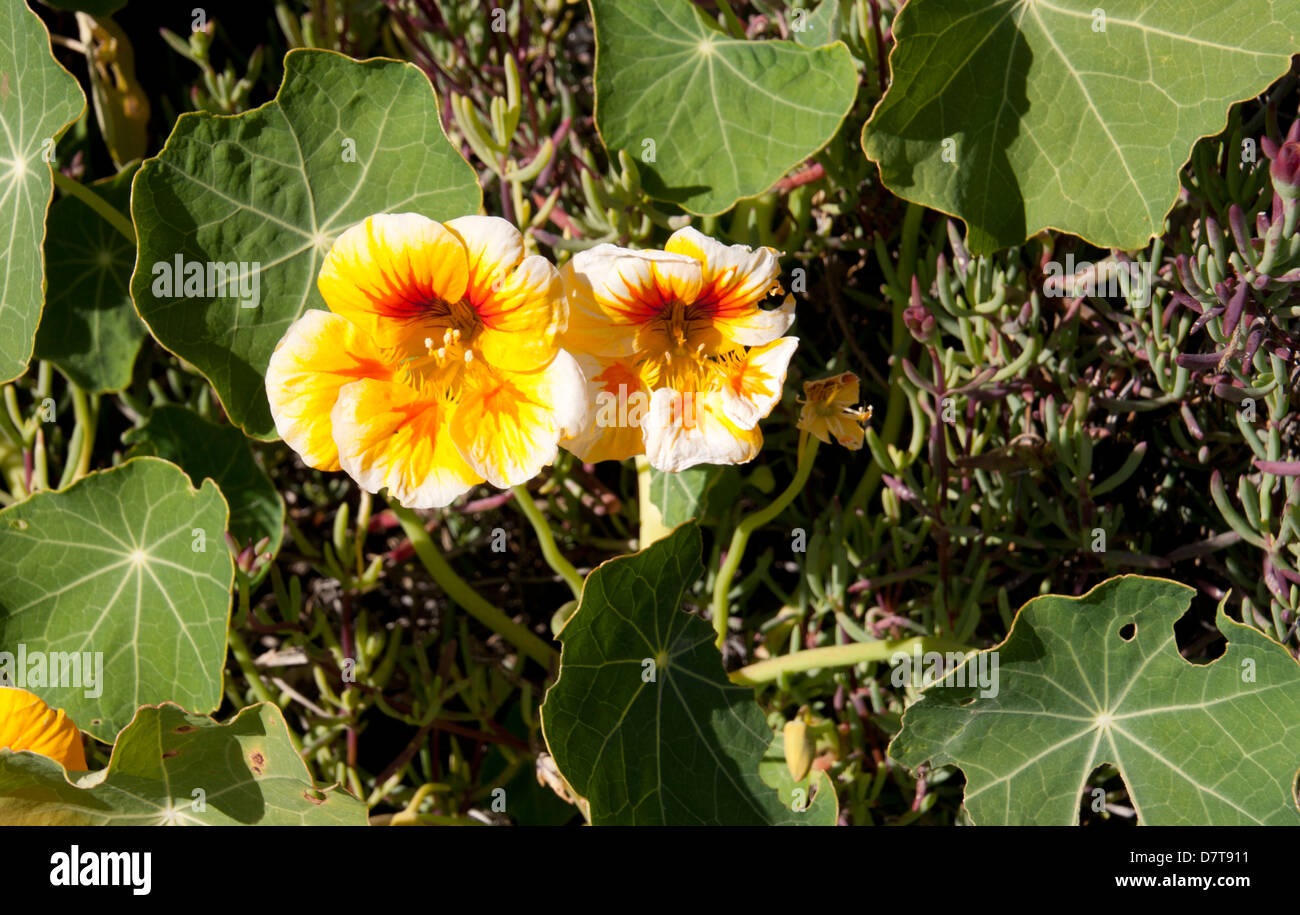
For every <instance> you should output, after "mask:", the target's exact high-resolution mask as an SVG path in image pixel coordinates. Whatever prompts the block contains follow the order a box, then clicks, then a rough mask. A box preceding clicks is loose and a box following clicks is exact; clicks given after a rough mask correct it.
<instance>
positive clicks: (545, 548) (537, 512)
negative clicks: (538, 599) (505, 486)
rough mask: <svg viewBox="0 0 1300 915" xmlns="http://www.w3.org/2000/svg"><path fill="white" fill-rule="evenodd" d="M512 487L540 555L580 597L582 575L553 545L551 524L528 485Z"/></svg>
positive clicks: (575, 595)
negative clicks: (539, 548)
mask: <svg viewBox="0 0 1300 915" xmlns="http://www.w3.org/2000/svg"><path fill="white" fill-rule="evenodd" d="M512 488H513V489H514V493H515V498H514V502H515V505H516V506H518V508H519V510H520V511H521V512H523V513H524V517H526V518H527V519H528V521H529V522H530V523H531V524H532V525H533V530H534V531H536V532H537V540H538V542H539V543H541V546H542V556H543V557H545V559H546V564H547V565H549V566H550V567H551V568H552V569H553V570H554V571H555V574H557V575H559V576H560V577H561V578H563V579H564V580H565V582H566V583H568V585H569V590H570V591H572V592H573V596H574V597H577V598H581V597H582V576H581V575H579V574H578V570H577V569H575V568H574V567H573V564H572V563H570V562H569V560H567V559H565V558H564V554H563V553H561V552H560V550H559V547H557V546H556V545H555V535H554V534H553V533H552V532H551V526H550V524H548V523H547V521H546V516H545V515H544V514H542V511H541V509H539V508H538V507H537V503H536V502H534V501H533V497H532V495H531V494H530V493H529V492H528V487H527V486H523V485H519V486H515V487H512Z"/></svg>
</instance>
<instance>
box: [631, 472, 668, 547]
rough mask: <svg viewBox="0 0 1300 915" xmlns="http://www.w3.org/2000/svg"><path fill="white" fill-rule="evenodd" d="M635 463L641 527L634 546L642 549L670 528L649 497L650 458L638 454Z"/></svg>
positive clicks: (665, 533) (665, 534)
mask: <svg viewBox="0 0 1300 915" xmlns="http://www.w3.org/2000/svg"><path fill="white" fill-rule="evenodd" d="M635 463H636V493H637V507H638V510H639V511H640V513H641V529H640V531H639V533H638V536H637V544H636V548H637V549H638V550H644V549H645V548H646V547H648V546H649V545H650V544H652V543H656V542H657V541H660V540H663V539H664V538H665V537H667V536H668V535H669V534H670V533H671V530H670V529H669V528H668V527H666V526H665V525H664V519H663V515H662V514H660V512H659V507H658V506H657V505H655V504H654V500H653V499H651V498H650V469H651V468H650V460H649V458H647V457H646V456H645V455H644V454H638V455H637V456H636V459H635Z"/></svg>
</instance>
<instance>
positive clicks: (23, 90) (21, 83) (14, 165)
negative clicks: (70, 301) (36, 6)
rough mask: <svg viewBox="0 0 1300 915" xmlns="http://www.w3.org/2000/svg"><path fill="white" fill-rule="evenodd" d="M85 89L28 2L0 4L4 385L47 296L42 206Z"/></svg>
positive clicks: (0, 358)
mask: <svg viewBox="0 0 1300 915" xmlns="http://www.w3.org/2000/svg"><path fill="white" fill-rule="evenodd" d="M85 105H86V98H85V96H83V95H82V94H81V87H80V86H78V85H77V81H76V80H75V79H74V78H73V77H72V74H70V73H69V72H68V71H67V70H65V69H63V67H62V66H60V65H59V63H58V61H56V60H55V59H54V57H53V56H52V55H51V54H50V35H49V32H47V31H46V30H45V23H43V22H41V19H40V17H39V16H37V15H36V14H35V13H33V12H32V11H31V10H30V9H28V7H27V4H26V3H25V2H23V0H10V2H8V3H0V231H6V232H7V233H8V235H7V237H6V238H5V247H4V250H3V251H0V383H3V382H6V381H12V380H13V379H15V378H17V377H18V376H19V375H21V374H22V373H23V372H25V371H27V361H28V360H29V359H30V358H31V355H32V341H33V339H34V338H35V336H36V326H37V325H38V324H39V323H40V320H41V303H42V302H44V300H45V266H44V252H43V245H44V242H45V211H46V210H47V209H48V208H49V205H50V198H51V196H52V195H53V192H54V182H53V179H52V178H51V177H50V166H49V163H50V162H52V161H53V157H54V141H55V140H56V139H58V137H59V135H60V134H61V133H63V131H64V130H65V129H66V128H67V126H68V125H69V124H71V123H72V122H73V121H75V120H76V119H77V118H78V117H80V115H81V111H82V110H83V109H84V108H85Z"/></svg>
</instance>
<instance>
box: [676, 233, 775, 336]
mask: <svg viewBox="0 0 1300 915" xmlns="http://www.w3.org/2000/svg"><path fill="white" fill-rule="evenodd" d="M664 250H665V251H668V252H671V253H674V254H683V255H686V256H687V257H690V258H693V259H694V260H697V261H699V262H700V264H701V265H702V267H703V284H702V285H701V288H700V294H699V296H698V297H697V298H696V299H695V300H694V302H695V305H696V308H697V309H702V310H703V311H704V312H705V313H707V314H708V315H709V316H710V317H711V319H712V321H713V326H714V328H715V329H716V330H717V332H718V333H719V334H720V335H721V336H722V337H724V338H725V339H727V340H730V341H731V342H733V343H738V344H743V345H745V346H762V345H763V344H765V343H771V342H772V341H773V340H775V339H776V338H778V337H780V336H781V335H782V334H784V333H785V332H786V331H787V330H789V329H790V325H791V324H792V323H794V297H793V296H786V299H785V301H784V302H783V303H782V304H781V306H780V307H778V308H775V309H773V310H771V311H767V310H764V309H763V308H760V307H759V303H761V302H762V301H763V300H764V299H766V298H767V297H768V295H770V294H771V293H772V292H774V291H777V290H778V289H779V288H780V287H779V285H778V284H777V276H778V275H779V273H780V271H781V266H780V264H779V263H777V259H776V251H775V250H774V249H772V248H767V247H762V248H758V249H757V250H755V249H753V248H751V247H749V246H748V245H724V244H722V243H721V242H718V241H715V240H714V239H712V238H709V237H708V236H707V235H704V234H702V233H700V232H698V231H697V230H695V229H692V228H691V227H690V226H686V227H685V228H682V229H678V230H677V231H676V232H674V233H673V234H672V236H671V237H669V239H668V243H667V244H666V245H664Z"/></svg>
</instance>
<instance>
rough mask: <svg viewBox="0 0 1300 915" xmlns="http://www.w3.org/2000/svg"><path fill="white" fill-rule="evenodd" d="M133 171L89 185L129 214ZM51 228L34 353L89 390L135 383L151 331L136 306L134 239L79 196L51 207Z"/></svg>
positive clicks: (95, 191) (125, 171)
mask: <svg viewBox="0 0 1300 915" xmlns="http://www.w3.org/2000/svg"><path fill="white" fill-rule="evenodd" d="M135 171H136V166H133V167H130V168H127V169H125V170H123V171H121V172H119V173H118V174H117V175H116V176H114V177H112V178H108V179H106V180H104V181H101V182H97V183H96V184H94V185H91V186H90V187H89V190H90V191H91V192H93V193H95V194H98V195H99V196H100V197H102V198H104V200H105V201H107V202H108V203H109V205H111V206H112V207H114V208H115V209H118V210H121V211H123V212H125V211H126V209H127V207H128V206H130V203H131V179H132V178H133V177H134V176H135ZM49 227H50V233H49V237H48V238H47V239H46V240H45V257H46V263H45V275H46V282H47V283H48V284H49V294H48V296H47V300H46V303H45V313H44V314H43V315H41V326H40V329H39V330H38V331H37V332H36V358H38V359H48V360H49V361H50V362H53V363H54V364H55V365H57V366H58V367H59V369H60V370H62V371H63V372H64V373H65V374H66V375H67V376H68V377H69V378H71V379H72V380H73V381H75V382H76V383H77V384H79V385H81V386H82V387H83V388H85V389H86V390H88V391H93V392H96V393H102V392H105V391H120V390H121V389H122V388H124V387H126V386H127V385H128V384H130V383H131V367H132V366H133V365H134V364H135V357H136V354H137V353H138V352H139V351H140V342H141V341H142V340H143V339H144V334H145V330H144V325H143V324H141V323H140V318H139V316H137V315H136V313H135V306H133V305H132V304H131V289H130V282H131V268H132V267H133V266H135V245H133V244H132V243H131V242H130V241H129V240H128V239H126V238H124V237H123V235H122V233H121V232H119V231H117V229H115V228H114V227H113V226H112V225H111V224H110V223H109V222H108V221H106V220H105V219H104V218H103V217H101V216H100V215H99V214H98V213H96V212H95V211H94V210H92V209H91V208H90V207H88V206H86V204H84V203H82V202H81V201H80V200H78V199H77V198H76V197H64V198H63V199H62V200H60V201H59V202H58V203H56V204H54V206H52V207H50V220H49Z"/></svg>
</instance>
